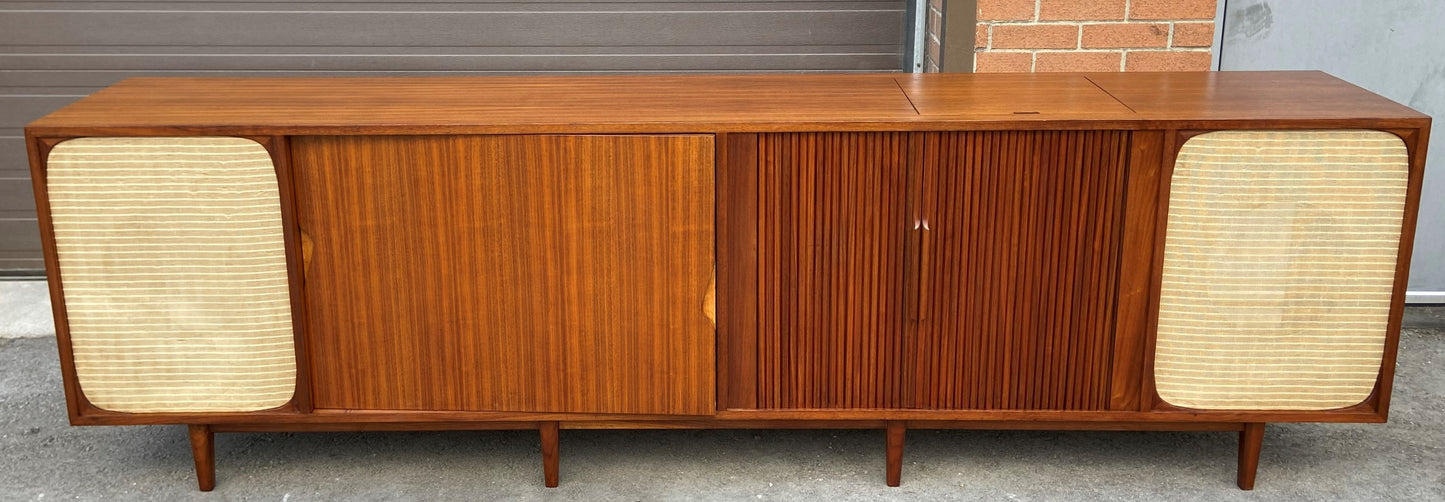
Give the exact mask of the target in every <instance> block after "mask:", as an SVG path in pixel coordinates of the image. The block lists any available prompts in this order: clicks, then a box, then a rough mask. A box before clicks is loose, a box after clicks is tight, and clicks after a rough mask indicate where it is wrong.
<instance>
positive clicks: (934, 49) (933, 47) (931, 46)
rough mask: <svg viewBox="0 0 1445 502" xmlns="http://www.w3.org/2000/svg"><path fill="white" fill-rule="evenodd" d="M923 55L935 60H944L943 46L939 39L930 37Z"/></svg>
mask: <svg viewBox="0 0 1445 502" xmlns="http://www.w3.org/2000/svg"><path fill="white" fill-rule="evenodd" d="M923 57H924V58H925V59H931V60H933V61H943V46H941V45H939V44H938V41H937V40H934V39H932V38H930V39H928V43H927V44H926V45H925V47H924V49H923Z"/></svg>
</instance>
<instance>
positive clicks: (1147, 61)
mask: <svg viewBox="0 0 1445 502" xmlns="http://www.w3.org/2000/svg"><path fill="white" fill-rule="evenodd" d="M1209 63H1210V57H1209V51H1129V56H1128V58H1126V59H1125V60H1124V71H1208V70H1209Z"/></svg>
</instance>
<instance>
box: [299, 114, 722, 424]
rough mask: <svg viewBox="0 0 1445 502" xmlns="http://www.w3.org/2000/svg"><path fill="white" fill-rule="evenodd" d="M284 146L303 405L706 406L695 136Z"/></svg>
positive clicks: (706, 176)
mask: <svg viewBox="0 0 1445 502" xmlns="http://www.w3.org/2000/svg"><path fill="white" fill-rule="evenodd" d="M292 151H293V152H294V158H295V171H296V187H297V193H298V195H297V200H298V208H297V214H298V220H299V223H300V225H301V229H302V232H303V234H304V235H305V236H306V239H307V241H308V243H309V244H310V245H309V249H310V253H309V258H308V260H307V261H306V265H305V276H306V293H307V297H306V303H307V313H308V327H309V331H308V332H307V333H308V336H309V348H310V353H311V358H312V360H311V368H312V371H313V373H314V374H313V376H312V384H313V387H314V400H315V405H316V407H318V408H341V409H382V410H471V411H542V412H593V413H657V414H661V413H668V414H705V413H711V412H712V410H713V409H714V393H713V392H714V382H713V374H714V368H713V366H714V350H713V348H714V340H713V330H712V324H711V323H710V321H709V319H708V317H707V315H706V314H705V313H704V312H703V300H704V297H705V295H706V294H707V291H708V287H709V282H710V281H711V279H712V267H713V186H712V185H713V179H712V172H713V171H712V163H713V152H714V149H713V141H712V137H711V136H698V135H693V136H411V137H401V136H398V137H303V138H296V139H295V141H294V142H293V146H292Z"/></svg>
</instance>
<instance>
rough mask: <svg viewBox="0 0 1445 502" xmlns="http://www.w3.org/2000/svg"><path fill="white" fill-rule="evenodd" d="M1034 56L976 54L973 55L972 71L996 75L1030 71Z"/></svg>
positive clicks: (988, 52) (1014, 53)
mask: <svg viewBox="0 0 1445 502" xmlns="http://www.w3.org/2000/svg"><path fill="white" fill-rule="evenodd" d="M1033 69H1034V55H1033V54H1031V53H1028V52H992V51H983V52H976V53H974V55H973V71H974V72H976V73H998V72H1010V71H1024V72H1026V71H1032V70H1033Z"/></svg>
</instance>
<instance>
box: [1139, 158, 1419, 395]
mask: <svg viewBox="0 0 1445 502" xmlns="http://www.w3.org/2000/svg"><path fill="white" fill-rule="evenodd" d="M1407 171H1408V168H1407V154H1406V150H1405V146H1404V143H1403V142H1401V141H1400V139H1399V138H1398V137H1396V136H1394V135H1391V134H1388V133H1384V132H1379V131H1227V132H1214V133H1208V134H1203V135H1199V136H1195V137H1193V138H1191V139H1190V140H1189V141H1188V142H1186V143H1185V144H1184V146H1183V148H1181V149H1180V151H1179V157H1178V161H1177V163H1176V164H1175V166H1174V175H1173V179H1172V182H1171V188H1170V194H1169V215H1168V230H1167V234H1166V237H1165V244H1164V274H1163V278H1162V288H1161V289H1162V292H1161V294H1160V304H1159V330H1158V342H1157V347H1156V352H1155V368H1154V377H1155V384H1156V387H1157V389H1158V392H1159V397H1160V398H1161V399H1163V400H1164V401H1165V402H1168V403H1169V404H1173V405H1176V406H1182V407H1187V408H1199V409H1237V410H1325V409H1332V408H1341V407H1346V406H1352V405H1355V404H1359V403H1360V402H1362V401H1364V400H1365V399H1366V398H1367V397H1369V395H1370V393H1371V391H1372V390H1373V389H1374V386H1375V380H1376V377H1377V374H1378V373H1379V370H1380V361H1381V358H1382V355H1383V353H1384V345H1385V332H1386V321H1387V318H1388V315H1389V311H1390V300H1391V292H1392V290H1393V284H1394V276H1395V260H1396V256H1397V253H1398V252H1399V248H1400V227H1401V219H1402V218H1403V216H1404V208H1405V185H1406V177H1407Z"/></svg>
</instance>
